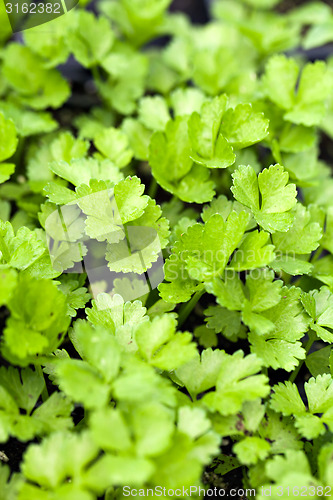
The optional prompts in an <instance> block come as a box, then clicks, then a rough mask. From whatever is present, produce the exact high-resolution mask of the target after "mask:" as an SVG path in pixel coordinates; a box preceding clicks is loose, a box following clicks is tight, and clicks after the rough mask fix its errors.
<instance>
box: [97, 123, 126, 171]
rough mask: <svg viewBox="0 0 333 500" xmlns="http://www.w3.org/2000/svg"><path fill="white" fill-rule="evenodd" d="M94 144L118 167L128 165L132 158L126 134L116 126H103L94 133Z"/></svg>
mask: <svg viewBox="0 0 333 500" xmlns="http://www.w3.org/2000/svg"><path fill="white" fill-rule="evenodd" d="M94 144H95V146H96V148H97V149H98V151H100V152H101V153H102V154H103V155H104V156H106V157H107V158H109V159H110V160H111V161H112V162H113V163H114V164H115V165H116V166H117V167H119V168H123V167H125V166H126V165H128V164H129V163H130V161H131V159H132V156H133V152H132V150H131V149H130V148H129V140H128V138H127V135H126V134H125V133H124V132H122V131H121V130H118V129H116V128H113V127H110V128H105V129H104V130H102V131H101V132H99V133H98V134H96V136H95V137H94ZM105 180H107V179H105Z"/></svg>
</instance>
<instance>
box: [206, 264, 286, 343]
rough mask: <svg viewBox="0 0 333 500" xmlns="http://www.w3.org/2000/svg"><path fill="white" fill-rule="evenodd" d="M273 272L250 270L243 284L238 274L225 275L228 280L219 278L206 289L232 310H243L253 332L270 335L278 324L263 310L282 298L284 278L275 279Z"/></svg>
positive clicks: (244, 321)
mask: <svg viewBox="0 0 333 500" xmlns="http://www.w3.org/2000/svg"><path fill="white" fill-rule="evenodd" d="M273 278H274V274H273V272H272V271H267V270H262V271H261V270H258V272H257V273H252V274H251V273H250V274H248V276H247V278H246V286H243V284H242V282H241V281H240V279H239V277H238V275H235V276H230V277H229V276H228V274H227V275H226V277H225V281H222V280H221V279H215V280H214V281H213V282H211V283H208V284H207V286H206V288H207V290H208V291H209V292H211V293H213V294H214V295H215V296H216V299H217V302H218V304H220V306H222V307H223V308H226V309H228V310H229V311H241V312H242V315H241V319H242V321H243V323H244V324H245V325H247V326H248V327H249V328H250V330H251V331H253V332H255V333H258V334H268V333H270V332H271V331H272V330H273V329H274V323H273V322H272V321H270V320H269V319H268V318H266V317H265V316H264V315H262V314H261V313H263V312H264V311H267V310H269V309H271V308H272V307H274V306H276V305H277V304H278V303H279V302H280V300H281V286H282V282H281V281H274V282H273V281H272V280H273Z"/></svg>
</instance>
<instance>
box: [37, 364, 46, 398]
mask: <svg viewBox="0 0 333 500" xmlns="http://www.w3.org/2000/svg"><path fill="white" fill-rule="evenodd" d="M35 369H36V372H37V373H38V374H39V375H40V376H41V377H43V380H44V387H43V390H42V400H43V403H44V402H45V401H46V400H47V399H49V392H48V390H47V387H46V381H45V377H44V372H43V370H42V367H41V366H40V365H35Z"/></svg>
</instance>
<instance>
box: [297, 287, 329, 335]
mask: <svg viewBox="0 0 333 500" xmlns="http://www.w3.org/2000/svg"><path fill="white" fill-rule="evenodd" d="M309 301H311V305H310V303H309ZM302 302H303V305H304V307H305V309H306V311H307V313H308V314H309V315H310V316H311V318H312V321H311V323H310V327H311V328H312V330H314V331H315V332H316V334H317V335H318V337H319V338H321V339H322V340H323V341H324V342H329V343H332V341H333V333H332V329H333V309H332V306H333V294H332V293H331V292H330V290H329V289H328V288H327V287H325V286H322V287H321V288H320V290H311V291H310V292H309V294H308V295H307V294H306V293H303V295H302Z"/></svg>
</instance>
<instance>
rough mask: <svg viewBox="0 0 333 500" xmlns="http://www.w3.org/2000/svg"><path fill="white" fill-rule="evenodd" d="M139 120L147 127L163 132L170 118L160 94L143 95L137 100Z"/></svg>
mask: <svg viewBox="0 0 333 500" xmlns="http://www.w3.org/2000/svg"><path fill="white" fill-rule="evenodd" d="M138 112H139V121H140V122H141V123H142V124H143V125H144V126H145V127H147V128H148V129H150V130H153V131H154V132H155V131H157V130H158V131H160V132H163V131H164V130H165V126H166V124H167V123H168V121H169V120H170V119H171V116H170V113H169V110H168V106H167V104H166V102H165V99H163V97H161V96H153V97H143V98H142V99H141V100H140V102H139V109H138Z"/></svg>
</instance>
